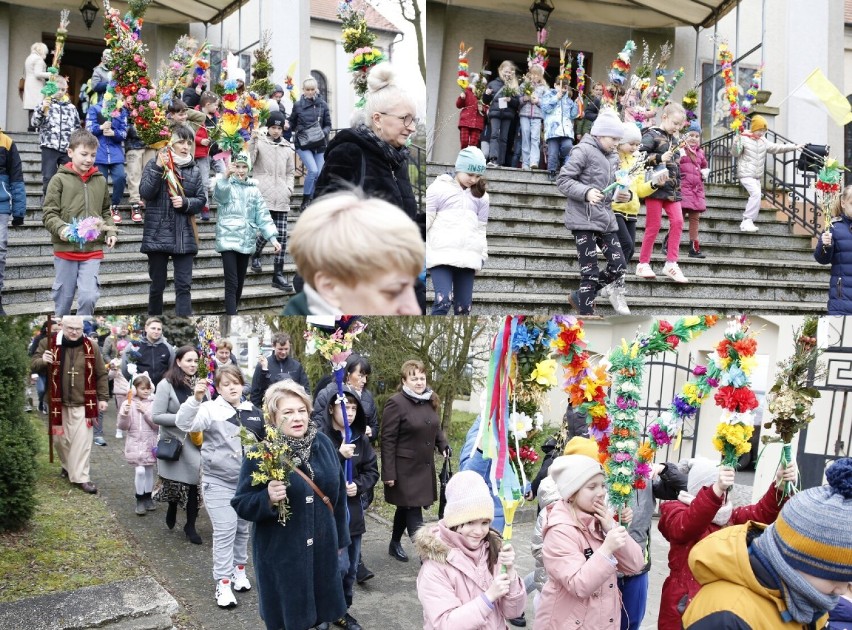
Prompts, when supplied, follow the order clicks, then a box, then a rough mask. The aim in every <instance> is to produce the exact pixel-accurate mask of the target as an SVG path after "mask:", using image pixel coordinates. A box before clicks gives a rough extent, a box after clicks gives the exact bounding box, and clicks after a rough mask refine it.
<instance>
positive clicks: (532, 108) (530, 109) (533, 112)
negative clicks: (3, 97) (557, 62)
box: [518, 83, 547, 118]
mask: <svg viewBox="0 0 852 630" xmlns="http://www.w3.org/2000/svg"><path fill="white" fill-rule="evenodd" d="M546 92H547V85H546V84H545V83H540V84H538V85H536V86H534V87H533V90H532V94H530V95H529V96H528V95H526V94H521V97H520V98H521V106H520V109H519V110H518V114H519V115H521V116H523V117H525V118H544V115H543V114H542V111H541V101H542V99H543V98H544V95H545V93H546ZM533 97H535V98H536V99H537V100H538V102H537V103H533V102H532V99H533Z"/></svg>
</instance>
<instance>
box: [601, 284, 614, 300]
mask: <svg viewBox="0 0 852 630" xmlns="http://www.w3.org/2000/svg"><path fill="white" fill-rule="evenodd" d="M611 295H612V285H611V284H608V285H606V286H604V287H603V288H602V289H601V290H600V291H598V297H602V298H608V297H609V296H611Z"/></svg>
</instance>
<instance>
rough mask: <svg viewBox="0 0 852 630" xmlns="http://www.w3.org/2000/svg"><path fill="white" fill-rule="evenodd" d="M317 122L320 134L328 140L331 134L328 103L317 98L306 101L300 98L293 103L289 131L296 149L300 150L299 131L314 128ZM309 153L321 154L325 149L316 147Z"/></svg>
mask: <svg viewBox="0 0 852 630" xmlns="http://www.w3.org/2000/svg"><path fill="white" fill-rule="evenodd" d="M317 121H319V124H320V127H322V132H323V134H324V135H325V137H326V139H328V134H329V133H331V112H330V111H329V110H328V103H326V102H325V101H324V100H322V98H320V97H319V96H317V97H316V98H314V99H307V98H305V97H304V96H302V97H301V98H300V99H299V100H298V101H296V102H295V103H293V111H292V112H290V130H291V131H292V132H293V135H292V138H293V140H294V141H295V143H296V149H301V147H300V146H299V131H303V130H305V129H307V128H308V127H312V126H314V125H315V124H316V122H317ZM311 151H314V152H316V153H322V152H323V151H325V147H324V146H322V147H317V148H315V149H311Z"/></svg>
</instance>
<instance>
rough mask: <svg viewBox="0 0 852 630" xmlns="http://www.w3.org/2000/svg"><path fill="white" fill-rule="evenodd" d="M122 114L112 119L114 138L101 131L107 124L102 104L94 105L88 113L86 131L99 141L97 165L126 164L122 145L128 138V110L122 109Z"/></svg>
mask: <svg viewBox="0 0 852 630" xmlns="http://www.w3.org/2000/svg"><path fill="white" fill-rule="evenodd" d="M120 112H121V113H120V115H118V116H115V117H114V118H110V122H111V123H112V130H113V131H114V132H115V135H113V136H106V135H104V132H103V130H102V129H101V125H103V124H104V123H105V122H106V117H104V115H103V105H102V104H101V103H97V104H95V105H92V106H91V107H90V108H89V110H88V111H87V112H86V129H88V130H89V131H90V132H92V133H93V134H94V136H95V137H96V138H97V139H98V152H97V154H96V155H95V164H105V165H106V164H124V148H123V146H122V144H123V142H124V140H125V139H126V138H127V110H126V109H121V110H120Z"/></svg>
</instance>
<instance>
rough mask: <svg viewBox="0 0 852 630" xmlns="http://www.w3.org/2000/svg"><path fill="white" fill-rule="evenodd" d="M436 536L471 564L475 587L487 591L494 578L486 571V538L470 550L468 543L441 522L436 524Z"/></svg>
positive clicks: (487, 543)
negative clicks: (474, 575)
mask: <svg viewBox="0 0 852 630" xmlns="http://www.w3.org/2000/svg"><path fill="white" fill-rule="evenodd" d="M438 535H439V537H440V539H441V540H442V541H444V543H446V545H447V546H448V547H449V548H450V549H455V550H456V551H457V552H458V553H460V554H461V555H462V556H465V557H466V558H468V559H469V560H470V561H471V562H472V563H473V567H474V571H475V573H476V583H477V586H479V588H481V589H482V590H483V591H487V590H488V587H489V586H490V585H491V582H492V581H493V580H494V576H493V575H491V571H489V570H488V547H489V542H488V536H485V538H483V539H482V542H480V543H479V545H477V546H476V547H475V548H473V549H471V548H470V547H469V545H470V541H468V539H467V538H465V537H464V536H462V535H461V534H459V533H458V532H454V531H453V530H451V529H450V528H449V527H447V526H446V525H444V522H443V521H441V522H439V523H438Z"/></svg>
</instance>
